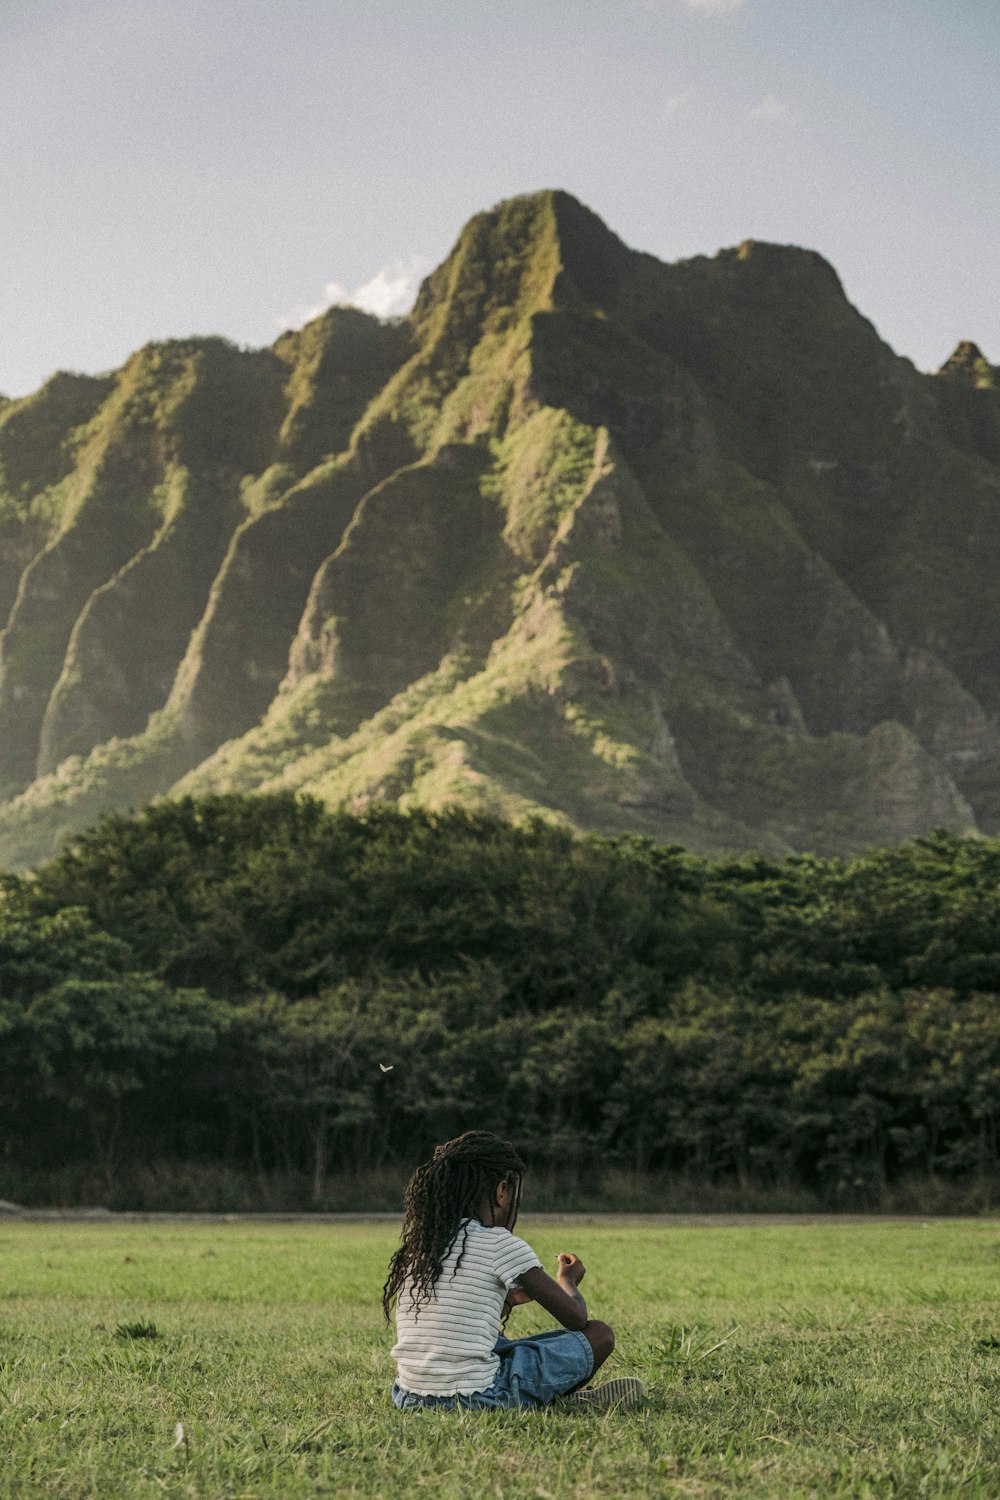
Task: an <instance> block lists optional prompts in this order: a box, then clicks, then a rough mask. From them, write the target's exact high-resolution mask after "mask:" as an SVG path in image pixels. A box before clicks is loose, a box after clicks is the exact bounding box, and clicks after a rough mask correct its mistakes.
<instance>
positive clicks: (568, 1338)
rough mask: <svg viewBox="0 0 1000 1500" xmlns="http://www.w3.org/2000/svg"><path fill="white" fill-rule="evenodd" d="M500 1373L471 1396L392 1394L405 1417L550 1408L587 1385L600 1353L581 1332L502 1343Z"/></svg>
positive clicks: (563, 1331) (554, 1331) (555, 1331)
mask: <svg viewBox="0 0 1000 1500" xmlns="http://www.w3.org/2000/svg"><path fill="white" fill-rule="evenodd" d="M493 1352H494V1354H498V1355H499V1356H500V1368H499V1370H498V1371H497V1373H496V1379H495V1380H494V1381H493V1384H492V1385H490V1386H487V1388H486V1390H485V1391H473V1392H472V1394H471V1395H468V1396H420V1395H418V1394H417V1393H416V1392H415V1391H404V1390H403V1389H402V1388H401V1387H400V1386H398V1385H394V1386H393V1388H392V1399H393V1401H394V1402H395V1404H396V1406H398V1407H399V1409H400V1411H420V1410H421V1409H423V1408H430V1409H431V1410H438V1411H454V1410H455V1408H456V1407H457V1408H458V1409H459V1410H460V1411H483V1410H486V1409H488V1408H490V1407H493V1408H500V1409H502V1410H505V1411H511V1410H517V1409H518V1408H521V1409H523V1408H525V1407H538V1406H550V1405H551V1404H552V1402H553V1401H554V1400H555V1399H556V1397H557V1396H564V1395H565V1394H566V1392H567V1391H571V1390H573V1389H574V1388H575V1387H576V1386H578V1385H581V1384H582V1383H583V1381H585V1380H587V1379H588V1378H589V1377H590V1376H591V1375H592V1374H593V1371H594V1351H593V1349H591V1347H590V1344H589V1342H588V1340H587V1338H586V1336H585V1335H584V1334H582V1333H578V1332H577V1331H576V1330H575V1329H565V1328H552V1329H550V1330H549V1332H548V1333H534V1334H531V1335H530V1337H528V1338H524V1339H505V1338H499V1339H497V1341H496V1344H495V1345H494V1346H493Z"/></svg>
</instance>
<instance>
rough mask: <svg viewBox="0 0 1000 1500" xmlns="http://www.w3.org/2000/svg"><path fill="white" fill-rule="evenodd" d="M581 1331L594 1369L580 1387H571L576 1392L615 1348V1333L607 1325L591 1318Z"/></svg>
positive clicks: (586, 1382) (595, 1372) (594, 1373)
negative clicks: (592, 1357)
mask: <svg viewBox="0 0 1000 1500" xmlns="http://www.w3.org/2000/svg"><path fill="white" fill-rule="evenodd" d="M581 1331H582V1333H583V1336H584V1338H585V1339H586V1340H587V1343H588V1344H589V1345H590V1347H591V1349H592V1350H593V1353H594V1368H593V1370H591V1372H590V1375H588V1376H587V1379H586V1380H581V1381H580V1385H577V1386H574V1387H573V1389H574V1390H576V1391H578V1390H579V1389H580V1386H583V1385H587V1384H588V1383H589V1381H590V1380H591V1378H592V1377H593V1376H594V1375H596V1374H597V1372H598V1370H599V1369H600V1367H601V1365H603V1363H604V1361H605V1360H606V1359H607V1357H608V1355H609V1354H610V1353H611V1351H612V1349H613V1348H614V1347H615V1331H614V1329H613V1328H612V1327H611V1326H610V1324H608V1323H600V1322H598V1320H597V1319H596V1318H591V1319H590V1322H589V1323H587V1324H586V1325H585V1327H584V1328H583V1329H582V1330H581ZM567 1394H568V1392H567Z"/></svg>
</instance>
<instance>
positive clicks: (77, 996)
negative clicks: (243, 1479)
mask: <svg viewBox="0 0 1000 1500" xmlns="http://www.w3.org/2000/svg"><path fill="white" fill-rule="evenodd" d="M998 919H1000V841H996V840H983V839H975V840H966V839H961V838H958V837H957V836H954V835H951V834H947V833H935V834H933V835H930V836H928V837H925V838H920V839H916V840H913V841H911V842H910V843H908V844H905V845H902V846H900V847H898V848H893V849H882V850H873V851H871V852H869V853H868V854H866V855H864V856H861V857H857V858H853V859H847V860H829V859H822V860H821V859H817V858H814V857H811V856H801V855H799V856H790V857H788V858H784V859H776V858H766V857H763V856H760V855H742V856H734V857H730V858H717V859H705V858H700V857H698V856H695V855H693V854H691V853H689V852H688V851H686V850H684V849H682V848H679V847H676V846H662V845H657V844H655V843H653V842H652V841H650V840H648V839H641V838H635V837H620V838H596V837H588V838H578V837H574V836H573V835H571V834H570V833H568V832H567V831H565V830H563V829H560V828H557V827H553V826H551V825H548V824H545V823H542V822H534V823H531V824H528V825H524V826H513V825H510V824H507V823H504V822H502V821H500V820H498V819H492V818H488V817H482V816H474V815H472V814H469V813H467V812H465V811H462V810H459V809H449V810H446V811H443V812H440V813H432V812H427V811H415V812H412V813H405V814H404V813H400V812H398V811H396V810H394V809H389V808H378V809H376V810H373V811H371V812H369V813H367V814H365V815H363V816H360V817H355V816H350V815H348V814H344V813H334V812H330V811H328V810H326V809H325V808H324V807H323V806H322V805H321V804H319V803H317V802H315V801H313V800H310V799H306V798H296V797H293V796H291V795H278V796H272V797H252V798H249V797H239V796H220V797H213V798H208V799H205V800H202V801H195V800H192V799H184V800H180V801H175V802H160V803H157V804H155V805H153V806H151V807H150V808H148V809H146V810H145V811H144V812H142V813H140V814H139V815H137V816H135V817H120V816H115V817H110V818H108V819H106V820H105V821H104V822H103V823H101V824H100V825H99V826H98V827H97V828H95V829H93V830H92V831H90V832H88V833H87V834H84V835H82V836H80V837H78V838H76V839H75V840H73V841H72V842H71V843H70V844H69V845H68V846H67V848H66V849H65V850H64V852H63V853H62V854H61V855H60V856H59V857H58V858H56V859H54V860H52V861H51V862H50V863H48V864H47V865H45V866H43V867H42V868H40V869H39V870H37V871H36V872H34V873H33V874H32V875H30V876H21V877H17V876H12V875H11V876H6V877H3V879H2V882H0V1196H3V1191H4V1184H5V1183H8V1184H10V1183H13V1184H14V1185H15V1186H16V1185H17V1184H23V1183H24V1182H25V1181H27V1180H28V1179H29V1178H30V1179H31V1180H32V1181H35V1182H40V1183H43V1184H44V1182H45V1181H46V1174H49V1176H50V1177H51V1176H52V1174H55V1173H57V1171H58V1172H62V1174H63V1175H62V1178H61V1179H60V1180H62V1181H63V1182H64V1181H65V1168H66V1165H67V1163H70V1164H72V1163H87V1164H88V1166H89V1167H90V1168H91V1169H92V1171H97V1172H98V1173H99V1174H100V1176H101V1179H102V1180H103V1181H104V1182H105V1183H106V1184H107V1191H108V1195H109V1196H113V1195H114V1186H115V1183H116V1182H117V1181H118V1180H119V1179H120V1177H121V1174H122V1172H123V1170H124V1169H125V1168H126V1167H127V1166H128V1165H129V1164H134V1163H136V1162H143V1163H150V1162H153V1163H157V1162H159V1163H173V1164H181V1165H183V1164H188V1165H191V1164H199V1163H200V1164H206V1163H214V1164H224V1165H227V1166H229V1167H232V1168H233V1169H234V1170H238V1171H240V1172H243V1173H244V1174H247V1175H248V1177H250V1178H253V1177H256V1178H257V1179H260V1180H263V1179H265V1178H266V1177H267V1176H268V1174H274V1173H283V1174H285V1175H286V1176H287V1177H290V1178H293V1179H295V1180H297V1181H299V1182H300V1183H301V1194H302V1200H303V1202H304V1203H308V1202H311V1203H315V1204H328V1203H330V1202H332V1201H333V1200H332V1199H331V1187H330V1183H331V1179H335V1178H337V1176H338V1174H343V1173H344V1172H347V1171H350V1172H353V1173H355V1174H364V1173H366V1172H376V1171H378V1170H384V1169H386V1168H389V1167H398V1168H399V1169H400V1170H401V1171H402V1172H404V1173H405V1170H407V1169H408V1168H409V1167H410V1166H411V1165H412V1164H413V1162H414V1161H416V1160H418V1159H420V1158H421V1156H422V1155H423V1154H425V1153H426V1152H427V1151H428V1150H429V1148H430V1146H431V1145H432V1144H433V1142H434V1141H436V1140H439V1139H442V1138H444V1137H446V1136H448V1135H451V1134H455V1133H457V1132H458V1131H460V1130H462V1129H465V1128H468V1127H469V1126H470V1125H472V1124H475V1125H488V1126H489V1127H491V1128H494V1129H497V1130H499V1131H501V1132H502V1133H505V1134H508V1135H510V1136H511V1137H512V1138H513V1139H515V1140H516V1141H517V1143H518V1144H519V1146H520V1147H521V1149H522V1150H523V1152H524V1154H525V1155H526V1156H527V1157H528V1159H529V1160H530V1161H531V1163H532V1164H533V1166H535V1167H541V1168H543V1169H549V1170H550V1171H551V1172H552V1173H554V1174H560V1175H562V1176H563V1177H566V1178H567V1179H572V1180H583V1179H585V1178H586V1179H588V1180H595V1181H596V1180H598V1179H599V1177H600V1174H601V1172H602V1171H604V1170H607V1169H608V1168H609V1167H617V1168H620V1169H626V1170H628V1171H631V1172H634V1173H636V1174H640V1175H642V1174H646V1175H648V1174H654V1175H655V1174H660V1175H661V1176H664V1175H669V1176H673V1177H677V1176H683V1177H685V1178H686V1179H688V1180H690V1181H693V1182H696V1183H698V1182H700V1183H704V1184H713V1183H714V1184H717V1183H720V1182H731V1183H741V1184H751V1185H753V1184H756V1185H764V1186H766V1185H768V1184H789V1185H792V1186H795V1187H798V1188H801V1189H802V1190H803V1191H805V1192H807V1193H809V1194H812V1195H813V1196H814V1198H815V1199H816V1200H817V1201H822V1202H828V1203H846V1202H850V1201H855V1200H856V1201H861V1200H864V1201H866V1202H872V1201H878V1198H879V1195H880V1194H881V1193H882V1192H884V1190H885V1189H886V1188H887V1186H891V1185H892V1184H893V1183H896V1182H899V1181H900V1180H902V1179H914V1178H918V1179H925V1180H930V1179H938V1180H941V1179H943V1180H945V1181H947V1182H953V1183H961V1182H967V1181H969V1180H971V1179H973V1178H974V1179H976V1180H977V1181H984V1182H991V1183H993V1184H996V1183H997V1182H998V1181H1000V1142H998V1117H1000V998H998V993H1000V920H998ZM32 1174H34V1176H33V1177H32ZM37 1191H39V1192H41V1193H42V1194H43V1196H44V1188H40V1189H38V1190H37ZM11 1192H12V1189H10V1188H8V1193H9V1194H10V1193H11Z"/></svg>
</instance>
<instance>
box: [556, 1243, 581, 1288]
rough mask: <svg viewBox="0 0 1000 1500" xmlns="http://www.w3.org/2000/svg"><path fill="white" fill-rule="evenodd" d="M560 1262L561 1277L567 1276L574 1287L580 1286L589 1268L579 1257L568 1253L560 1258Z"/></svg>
mask: <svg viewBox="0 0 1000 1500" xmlns="http://www.w3.org/2000/svg"><path fill="white" fill-rule="evenodd" d="M558 1262H559V1275H560V1276H565V1277H566V1279H567V1280H568V1281H571V1282H572V1283H573V1285H574V1286H579V1285H580V1282H581V1281H582V1280H583V1278H584V1276H586V1274H587V1268H586V1266H585V1265H584V1264H583V1261H582V1260H581V1259H580V1257H579V1256H578V1255H571V1254H570V1253H569V1252H568V1251H566V1252H564V1253H563V1254H562V1255H560V1256H559V1257H558Z"/></svg>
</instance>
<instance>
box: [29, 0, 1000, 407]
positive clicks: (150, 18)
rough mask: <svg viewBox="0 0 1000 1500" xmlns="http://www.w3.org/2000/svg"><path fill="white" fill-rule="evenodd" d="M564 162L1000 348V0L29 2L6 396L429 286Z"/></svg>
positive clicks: (909, 341) (866, 300) (652, 234)
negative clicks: (802, 255) (209, 336)
mask: <svg viewBox="0 0 1000 1500" xmlns="http://www.w3.org/2000/svg"><path fill="white" fill-rule="evenodd" d="M542 187H563V188H567V189H568V190H569V191H570V192H572V193H575V194H576V196H577V197H578V198H581V199H582V200H583V201H584V202H585V203H587V204H588V205H589V206H590V207H591V208H593V209H594V210H595V211H596V212H597V213H599V214H600V215H601V217H602V218H603V219H604V220H605V221H606V223H608V224H609V225H610V226H611V228H612V229H614V230H615V231H616V232H617V233H618V234H620V235H621V236H622V237H623V238H624V239H625V240H626V241H627V242H628V243H629V244H631V245H633V246H635V247H636V248H638V249H642V250H648V251H651V252H652V253H653V254H655V255H658V256H660V257H661V258H662V259H665V260H673V259H677V258H678V257H682V256H689V255H695V254H699V253H707V254H713V253H714V252H715V251H716V250H717V249H718V248H720V246H724V245H732V244H736V243H738V242H739V241H740V240H743V239H747V238H756V239H768V240H777V241H782V242H785V243H794V244H799V245H804V246H807V247H809V248H811V249H815V250H819V251H820V252H821V253H822V254H823V255H825V256H826V257H827V258H828V259H829V260H830V261H832V262H833V264H834V265H835V266H836V268H837V270H838V271H839V272H840V275H841V277H842V279H843V281H844V283H845V286H846V289H847V293H848V295H849V296H850V298H851V300H852V301H853V302H854V303H855V304H856V305H857V306H858V307H860V309H861V310H862V312H864V313H865V314H866V316H868V317H869V318H871V319H872V321H873V322H874V323H875V325H876V326H877V328H878V329H879V331H880V333H881V334H882V335H883V337H884V338H886V339H887V340H888V341H889V343H890V344H892V346H893V347H894V348H895V349H896V350H898V352H900V353H901V354H906V355H908V356H909V357H910V358H911V359H913V360H914V361H915V363H916V364H917V365H918V366H920V367H921V368H923V369H929V368H935V367H937V366H938V365H939V364H941V363H942V362H943V361H944V359H945V358H946V357H947V356H948V354H950V352H951V350H952V348H953V347H954V345H955V344H956V343H957V342H958V340H959V339H960V338H973V339H975V340H977V341H978V342H979V343H980V344H981V346H982V347H983V349H984V351H985V353H986V354H987V356H988V357H989V358H991V359H992V360H993V361H995V362H1000V296H998V293H997V264H996V248H997V242H998V229H1000V3H998V0H0V205H2V209H0V391H3V392H4V393H6V394H8V395H22V394H24V393H26V392H28V391H30V390H32V389H34V388H36V387H37V386H38V385H39V384H40V383H41V382H42V381H43V380H44V379H45V378H46V377H47V376H48V375H49V374H51V373H52V372H53V371H54V370H56V369H59V368H61V369H77V370H86V371H99V370H104V369H109V368H112V367H115V366H117V365H119V364H120V363H121V362H122V361H123V360H124V359H125V358H126V356H127V355H128V354H129V353H130V352H131V351H132V350H133V349H135V348H138V347H139V345H141V344H143V343H145V342H147V341H148V340H149V339H154V338H167V337H173V336H183V335H186V334H190V333H221V334H224V335H225V336H227V337H228V338H231V339H234V340H236V341H237V342H239V343H243V344H254V345H259V344H265V343H270V342H271V341H272V340H273V339H274V337H275V335H276V334H277V332H278V331H279V330H280V328H282V327H285V326H288V325H290V324H292V323H296V322H299V321H301V320H302V319H304V318H305V317H307V316H309V315H311V314H312V313H313V312H315V311H318V310H319V309H320V308H321V307H323V306H325V305H326V304H327V303H328V302H329V301H331V300H347V299H353V300H356V301H358V302H359V303H360V304H362V305H365V306H368V307H370V308H372V309H373V310H376V311H379V312H383V313H388V312H395V311H400V310H405V308H406V307H407V306H408V305H409V302H410V301H411V300H412V296H413V293H414V291H415V286H416V282H417V280H418V279H419V277H420V275H422V274H423V273H424V272H426V270H428V269H429V268H430V267H431V266H432V265H434V264H435V263H436V262H437V261H439V260H440V259H441V258H442V257H443V256H444V255H445V254H446V253H447V251H448V249H449V248H450V246H451V244H452V243H453V241H454V240H455V238H456V236H457V235H458V232H459V230H460V229H461V227H462V225H463V223H464V222H465V221H466V219H468V218H469V216H470V215H471V214H473V213H475V212H476V211H477V210H479V209H481V208H487V207H489V206H490V205H491V204H493V203H495V202H496V201H497V200H498V199H500V198H505V197H509V196H511V195H512V194H515V193H522V192H530V191H533V190H535V189H538V188H542Z"/></svg>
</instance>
